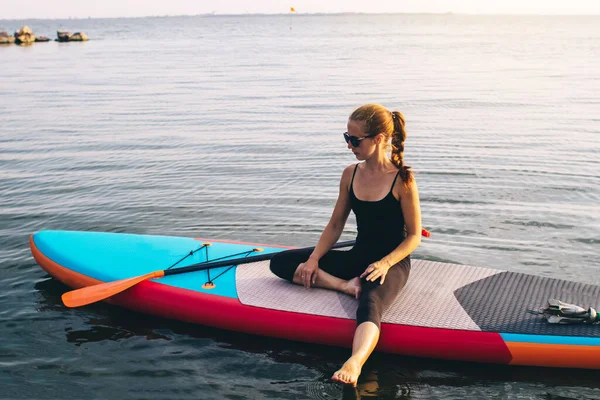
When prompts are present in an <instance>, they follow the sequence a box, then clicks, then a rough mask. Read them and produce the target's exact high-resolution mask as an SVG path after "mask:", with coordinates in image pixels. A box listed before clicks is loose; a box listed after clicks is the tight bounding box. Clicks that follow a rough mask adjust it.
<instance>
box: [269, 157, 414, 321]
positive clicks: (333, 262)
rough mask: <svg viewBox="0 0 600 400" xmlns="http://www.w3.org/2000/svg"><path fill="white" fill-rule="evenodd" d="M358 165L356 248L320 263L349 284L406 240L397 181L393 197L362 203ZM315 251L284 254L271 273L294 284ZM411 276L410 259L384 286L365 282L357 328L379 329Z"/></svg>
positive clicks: (394, 269)
mask: <svg viewBox="0 0 600 400" xmlns="http://www.w3.org/2000/svg"><path fill="white" fill-rule="evenodd" d="M357 168H358V164H357V165H356V167H355V168H354V174H353V175H352V181H351V183H350V207H351V208H352V211H353V212H354V214H355V215H356V225H357V231H358V236H357V237H356V244H355V245H354V247H353V248H352V249H351V250H349V251H339V250H330V251H328V252H327V253H326V254H325V255H324V256H323V257H321V259H320V260H319V268H320V269H322V270H323V271H325V272H327V273H329V274H331V275H333V276H336V277H338V278H341V279H344V280H349V279H352V278H354V277H357V276H360V275H361V274H362V273H363V272H364V271H365V269H367V267H368V266H369V264H371V263H373V262H375V261H379V260H381V259H382V258H383V257H385V256H386V255H388V254H389V253H390V252H392V250H394V249H395V248H396V247H398V245H399V244H400V243H402V241H403V240H404V237H405V235H404V216H403V214H402V208H401V207H400V204H399V202H398V200H396V198H395V197H394V194H393V193H392V191H393V188H394V185H395V183H396V179H398V175H396V177H395V178H394V182H393V183H392V187H391V189H390V191H389V193H388V194H387V195H386V196H385V197H384V198H383V199H381V200H378V201H364V200H360V199H358V198H357V197H356V195H355V194H354V188H353V184H354V177H355V176H356V170H357ZM311 252H312V250H307V251H306V252H299V253H298V252H296V253H294V252H285V251H284V252H281V253H278V254H277V255H275V256H274V257H273V258H272V259H271V271H272V272H273V273H274V274H275V275H277V276H279V277H281V278H284V279H287V280H289V281H290V282H291V281H292V279H293V277H294V273H295V272H296V269H297V268H298V265H299V264H300V263H303V262H305V261H306V260H307V259H308V257H309V256H310V254H311ZM409 272H410V256H407V257H406V258H404V259H403V260H402V261H400V262H398V263H397V264H395V265H394V266H393V267H392V268H390V269H389V270H388V272H387V275H386V277H385V282H384V283H383V285H381V284H380V283H379V282H380V280H379V279H377V280H376V281H375V282H367V281H366V280H365V279H364V278H363V279H362V280H361V283H362V291H361V294H360V297H359V305H358V310H357V312H356V321H357V325H360V324H361V323H363V322H365V321H370V322H373V323H374V324H375V325H377V327H379V326H380V323H381V314H382V313H383V311H384V310H385V309H386V308H387V307H388V306H389V305H390V304H391V303H392V301H394V299H395V298H396V296H397V295H398V293H399V292H400V290H401V289H402V288H403V287H404V285H405V284H406V281H407V280H408V275H409Z"/></svg>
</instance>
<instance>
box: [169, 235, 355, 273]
mask: <svg viewBox="0 0 600 400" xmlns="http://www.w3.org/2000/svg"><path fill="white" fill-rule="evenodd" d="M355 242H356V241H355V240H349V241H347V242H339V243H336V244H334V245H333V246H332V247H331V248H332V249H339V248H340V247H348V246H353V245H354V243H355ZM313 249H314V247H305V248H301V249H291V250H285V251H286V252H301V251H309V250H313ZM275 254H279V252H277V253H268V254H260V255H257V256H250V257H241V258H232V259H230V260H222V261H213V262H208V261H204V262H201V263H197V264H192V265H188V266H187V267H181V268H173V269H166V270H165V271H164V273H165V275H164V276H168V275H175V274H183V273H186V272H194V271H204V270H207V269H211V268H219V267H229V266H232V265H240V264H249V263H253V262H258V261H265V260H270V259H271V258H273V256H274V255H275Z"/></svg>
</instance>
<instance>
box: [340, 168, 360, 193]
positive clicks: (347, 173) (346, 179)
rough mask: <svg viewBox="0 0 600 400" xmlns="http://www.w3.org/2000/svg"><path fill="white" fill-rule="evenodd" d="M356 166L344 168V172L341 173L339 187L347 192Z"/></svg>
mask: <svg viewBox="0 0 600 400" xmlns="http://www.w3.org/2000/svg"><path fill="white" fill-rule="evenodd" d="M357 165H358V164H352V165H348V166H347V167H346V168H344V172H342V177H341V179H340V186H344V187H346V188H347V189H348V190H349V189H350V181H352V175H353V174H354V170H355V168H356V166H357Z"/></svg>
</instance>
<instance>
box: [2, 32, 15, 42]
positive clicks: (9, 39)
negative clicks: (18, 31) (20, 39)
mask: <svg viewBox="0 0 600 400" xmlns="http://www.w3.org/2000/svg"><path fill="white" fill-rule="evenodd" d="M14 42H15V38H14V37H13V36H10V35H9V34H8V32H6V31H4V32H0V44H11V43H14Z"/></svg>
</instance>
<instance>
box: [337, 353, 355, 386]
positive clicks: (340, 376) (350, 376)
mask: <svg viewBox="0 0 600 400" xmlns="http://www.w3.org/2000/svg"><path fill="white" fill-rule="evenodd" d="M359 376H360V364H359V362H358V361H356V360H354V359H352V357H350V358H349V359H348V361H346V362H345V363H344V365H342V368H340V369H339V370H337V371H335V373H334V374H333V376H332V377H331V379H332V380H334V381H338V382H342V383H346V384H348V385H352V386H356V381H358V377H359Z"/></svg>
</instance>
